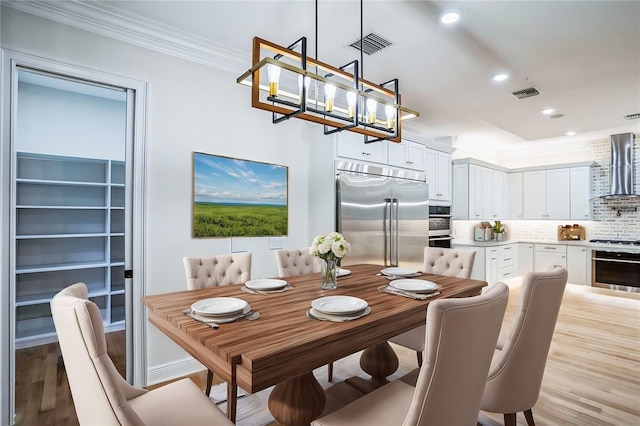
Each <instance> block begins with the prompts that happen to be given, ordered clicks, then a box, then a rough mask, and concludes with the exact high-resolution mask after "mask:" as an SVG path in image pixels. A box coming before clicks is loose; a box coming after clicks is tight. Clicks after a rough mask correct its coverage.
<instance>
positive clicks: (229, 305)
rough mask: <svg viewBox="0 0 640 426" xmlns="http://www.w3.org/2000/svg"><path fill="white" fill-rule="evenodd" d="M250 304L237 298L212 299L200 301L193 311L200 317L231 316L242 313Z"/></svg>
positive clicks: (192, 306) (193, 306)
mask: <svg viewBox="0 0 640 426" xmlns="http://www.w3.org/2000/svg"><path fill="white" fill-rule="evenodd" d="M248 305H249V304H248V303H247V302H245V301H244V300H242V299H238V298H235V297H212V298H211V299H203V300H198V301H197V302H195V303H194V304H193V305H191V309H192V310H193V311H194V312H195V313H197V314H200V315H210V316H231V315H234V314H238V313H240V312H242V311H243V310H244V309H245V308H246V307H247V306H248Z"/></svg>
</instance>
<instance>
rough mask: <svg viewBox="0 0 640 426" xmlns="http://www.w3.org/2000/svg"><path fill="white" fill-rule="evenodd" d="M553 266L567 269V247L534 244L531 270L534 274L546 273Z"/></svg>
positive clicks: (562, 245)
mask: <svg viewBox="0 0 640 426" xmlns="http://www.w3.org/2000/svg"><path fill="white" fill-rule="evenodd" d="M555 265H560V266H562V267H564V268H566V267H567V246H566V245H564V244H535V255H534V266H533V270H534V271H536V272H540V271H548V270H549V268H551V267H552V266H555Z"/></svg>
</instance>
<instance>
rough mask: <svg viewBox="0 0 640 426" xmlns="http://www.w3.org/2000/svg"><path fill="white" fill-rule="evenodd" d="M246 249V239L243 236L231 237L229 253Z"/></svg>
mask: <svg viewBox="0 0 640 426" xmlns="http://www.w3.org/2000/svg"><path fill="white" fill-rule="evenodd" d="M245 251H247V240H246V239H244V238H232V239H231V253H242V252H245Z"/></svg>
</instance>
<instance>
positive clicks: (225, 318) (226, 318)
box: [191, 303, 251, 324]
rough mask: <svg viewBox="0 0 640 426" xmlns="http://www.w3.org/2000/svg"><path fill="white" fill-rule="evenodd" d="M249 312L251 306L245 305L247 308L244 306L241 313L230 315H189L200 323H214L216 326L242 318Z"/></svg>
mask: <svg viewBox="0 0 640 426" xmlns="http://www.w3.org/2000/svg"><path fill="white" fill-rule="evenodd" d="M250 310H251V306H249V304H248V303H247V306H245V307H244V309H243V310H242V311H241V312H236V313H235V314H231V315H220V316H218V315H200V314H198V313H193V314H191V316H192V317H193V318H194V319H197V320H198V321H200V322H205V323H211V322H214V323H216V324H222V323H225V322H233V321H235V320H237V319H239V318H242V317H243V316H245V315H246V314H248V313H249V311H250Z"/></svg>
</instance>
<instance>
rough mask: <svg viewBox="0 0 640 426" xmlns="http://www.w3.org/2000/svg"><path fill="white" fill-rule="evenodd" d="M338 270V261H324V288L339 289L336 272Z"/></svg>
mask: <svg viewBox="0 0 640 426" xmlns="http://www.w3.org/2000/svg"><path fill="white" fill-rule="evenodd" d="M337 269H338V260H337V259H324V261H323V262H322V288H323V289H333V288H338V282H337V280H336V272H337Z"/></svg>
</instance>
